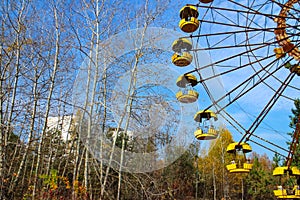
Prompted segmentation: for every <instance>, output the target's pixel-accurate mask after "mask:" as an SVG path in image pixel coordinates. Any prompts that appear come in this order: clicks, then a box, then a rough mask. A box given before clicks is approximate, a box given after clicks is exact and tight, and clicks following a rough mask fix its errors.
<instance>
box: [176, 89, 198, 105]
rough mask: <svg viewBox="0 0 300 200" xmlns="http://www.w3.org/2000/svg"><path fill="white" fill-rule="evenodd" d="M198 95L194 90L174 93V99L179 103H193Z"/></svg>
mask: <svg viewBox="0 0 300 200" xmlns="http://www.w3.org/2000/svg"><path fill="white" fill-rule="evenodd" d="M198 96H199V93H198V92H196V91H194V90H186V91H179V92H177V93H176V98H177V100H178V101H180V102H181V103H193V102H195V101H197V99H198Z"/></svg>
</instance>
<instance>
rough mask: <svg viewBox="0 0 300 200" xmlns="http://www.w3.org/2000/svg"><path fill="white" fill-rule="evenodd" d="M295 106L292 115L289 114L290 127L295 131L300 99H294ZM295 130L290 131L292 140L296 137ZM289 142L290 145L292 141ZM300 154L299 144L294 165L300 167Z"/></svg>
mask: <svg viewBox="0 0 300 200" xmlns="http://www.w3.org/2000/svg"><path fill="white" fill-rule="evenodd" d="M294 106H295V107H294V108H292V109H291V111H292V115H290V116H289V118H290V120H291V122H290V124H289V127H290V128H292V129H293V130H294V131H295V129H296V124H297V122H298V118H299V115H300V99H296V100H295V101H294ZM294 131H293V132H292V133H288V135H289V136H291V141H292V140H293V137H294ZM287 144H288V145H289V146H290V145H291V142H287ZM299 156H300V148H299V146H297V147H296V150H295V151H294V155H293V161H292V166H297V167H298V168H300V160H299Z"/></svg>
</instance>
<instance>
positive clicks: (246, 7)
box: [228, 0, 275, 20]
mask: <svg viewBox="0 0 300 200" xmlns="http://www.w3.org/2000/svg"><path fill="white" fill-rule="evenodd" d="M228 1H229V2H231V3H233V4H236V5H237V6H240V7H242V8H244V9H246V10H249V11H252V12H254V14H258V15H262V16H265V17H267V18H270V19H272V20H273V19H274V18H273V17H275V16H274V15H270V14H266V13H262V12H258V11H257V9H253V8H251V6H246V5H243V4H241V3H238V2H236V1H234V0H228ZM254 2H255V1H252V3H254ZM266 2H269V3H264V4H261V5H258V6H260V8H262V7H263V6H266V5H268V4H273V1H266ZM248 13H249V12H248Z"/></svg>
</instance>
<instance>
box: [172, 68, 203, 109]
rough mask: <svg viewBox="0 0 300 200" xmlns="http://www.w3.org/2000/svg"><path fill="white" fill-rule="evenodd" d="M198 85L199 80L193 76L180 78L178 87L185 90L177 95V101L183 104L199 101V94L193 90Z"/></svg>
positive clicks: (185, 75) (186, 75)
mask: <svg viewBox="0 0 300 200" xmlns="http://www.w3.org/2000/svg"><path fill="white" fill-rule="evenodd" d="M197 83H198V81H197V78H196V77H195V76H194V75H193V74H184V75H181V76H179V77H178V79H177V81H176V85H177V86H178V87H180V88H184V89H182V90H180V91H179V92H177V93H176V98H177V100H178V101H180V102H181V103H193V102H195V101H197V99H198V96H199V93H198V92H197V91H195V90H194V89H193V87H194V86H195V85H197Z"/></svg>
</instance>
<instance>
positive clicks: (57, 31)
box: [32, 7, 60, 199]
mask: <svg viewBox="0 0 300 200" xmlns="http://www.w3.org/2000/svg"><path fill="white" fill-rule="evenodd" d="M53 14H54V20H55V54H54V64H53V71H52V74H51V77H50V88H49V93H48V97H47V105H46V112H45V121H44V125H43V130H42V133H41V137H40V143H39V146H38V153H37V163H36V170H35V179H34V186H33V192H32V198H33V199H35V197H36V191H37V184H38V174H39V171H40V169H39V168H40V165H41V157H42V153H43V152H42V150H43V143H44V140H45V136H46V131H47V119H48V116H49V112H50V109H51V98H52V94H53V90H54V87H55V78H56V73H57V70H58V67H59V50H60V27H59V21H58V16H57V8H56V7H54V8H53Z"/></svg>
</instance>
